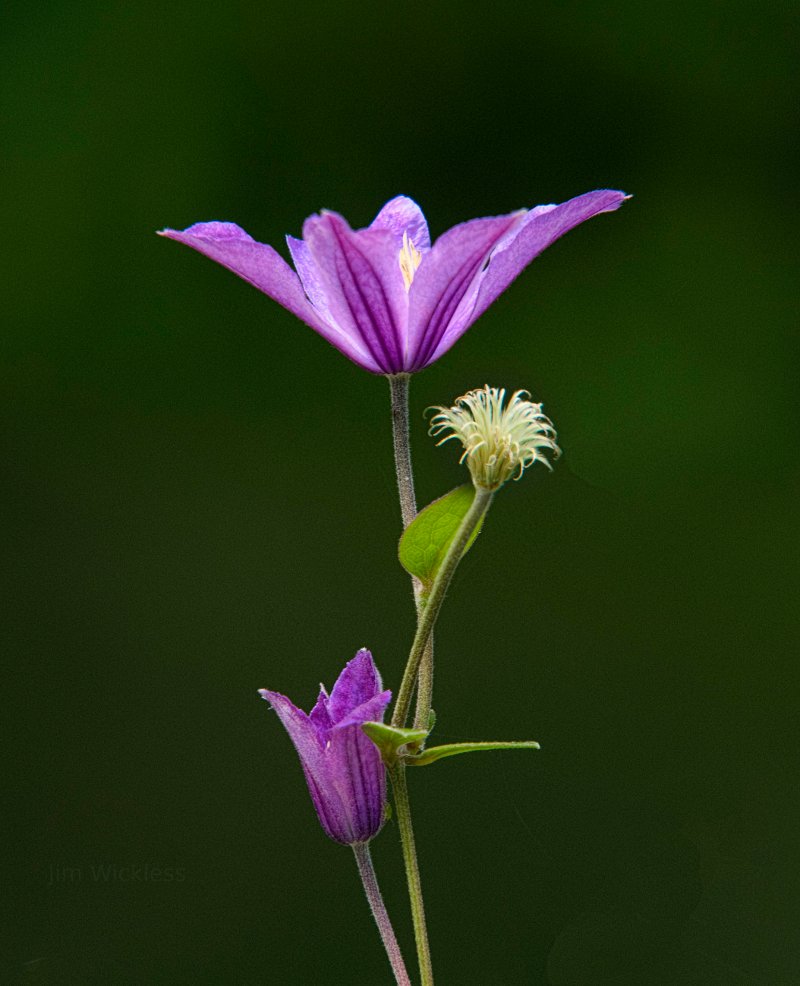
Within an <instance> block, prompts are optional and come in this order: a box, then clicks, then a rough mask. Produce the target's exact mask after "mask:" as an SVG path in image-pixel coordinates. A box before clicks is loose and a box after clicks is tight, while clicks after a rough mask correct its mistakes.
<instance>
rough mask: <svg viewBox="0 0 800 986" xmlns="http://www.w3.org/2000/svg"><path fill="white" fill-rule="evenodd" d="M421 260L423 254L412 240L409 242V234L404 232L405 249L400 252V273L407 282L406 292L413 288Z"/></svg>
mask: <svg viewBox="0 0 800 986" xmlns="http://www.w3.org/2000/svg"><path fill="white" fill-rule="evenodd" d="M421 260H422V254H421V253H420V252H419V250H418V249H417V248H416V247H415V246H414V244H413V243H412V242H411V240H409V238H408V233H405V232H404V233H403V248H402V250H401V251H400V271H401V272H402V274H403V280H404V281H405V282H406V291H408V289H409V288H410V287H411V282H412V281H413V280H414V274H415V273H416V270H417V267H419V264H420V261H421Z"/></svg>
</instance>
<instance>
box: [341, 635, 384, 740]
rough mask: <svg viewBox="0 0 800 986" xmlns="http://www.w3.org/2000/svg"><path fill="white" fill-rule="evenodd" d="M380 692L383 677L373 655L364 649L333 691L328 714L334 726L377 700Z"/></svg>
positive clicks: (350, 663)
mask: <svg viewBox="0 0 800 986" xmlns="http://www.w3.org/2000/svg"><path fill="white" fill-rule="evenodd" d="M380 691H381V676H380V674H379V673H378V669H377V668H376V667H375V662H374V661H373V660H372V654H370V652H369V651H368V650H367V649H366V648H365V647H364V648H362V649H361V650H360V651H358V653H357V654H356V656H355V657H354V658H353V659H352V661H348V662H347V664H346V665H345V666H344V669H343V671H342V673H341V674H340V675H339V677H338V678H337V680H336V684H335V685H334V686H333V688H332V689H331V697H330V700H329V704H328V712H329V713H330V717H331V722H332V723H333V725H336V724H337V723H339V722H341V721H342V720H343V719H344V718H345V716H348V715H350V713H352V712H353V710H354V709H357V708H358V707H359V706H360V705H363V704H364V703H365V702H367V701H369V700H370V699H373V698H375V697H376V696H377V695H378V694H379V693H380ZM364 721H366V720H364Z"/></svg>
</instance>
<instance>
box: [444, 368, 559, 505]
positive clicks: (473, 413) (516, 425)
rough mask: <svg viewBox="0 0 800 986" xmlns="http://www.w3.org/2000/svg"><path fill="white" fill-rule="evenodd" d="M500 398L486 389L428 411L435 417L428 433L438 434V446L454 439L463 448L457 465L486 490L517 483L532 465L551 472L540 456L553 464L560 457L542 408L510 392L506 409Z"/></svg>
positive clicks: (500, 394) (502, 395)
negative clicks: (463, 464)
mask: <svg viewBox="0 0 800 986" xmlns="http://www.w3.org/2000/svg"><path fill="white" fill-rule="evenodd" d="M505 396H506V392H505V390H502V389H500V388H497V387H489V386H488V384H487V386H485V387H483V388H481V389H480V390H471V391H470V392H469V393H467V394H464V395H463V397H459V398H458V399H457V400H456V402H455V404H454V405H453V407H435V408H432V410H434V411H436V412H437V413H436V414H435V415H434V416H433V417H432V418H431V427H430V432H429V433H430V434H431V435H434V436H438V435H444V437H443V438H441V439H440V440H439V442H438V443H437V444H439V445H442V444H443V443H444V442H449V441H450V439H451V438H457V439H458V440H459V441H460V442H461V444H462V445H463V446H464V454H463V455H462V456H461V459H460V460H459V461H461V462H463V461H464V460H465V459H466V460H467V465H468V466H469V471H470V473H471V474H472V482H473V483H474V484H475V486H481V487H483V488H484V489H487V490H496V489H497V488H498V487H500V486H502V485H503V483H505V482H506V481H507V480H509V479H511V478H512V477H513V478H514V479H519V478H520V476H522V474H523V472H524V471H525V470H526V469H527V468H528V466H531V465H533V463H534V462H542V463H544V465H546V466H547V468H548V469H552V466H551V465H550V462H549V460H548V458H547V455H546V453H550V454H551V455H552V458H553V459H557V458H558V456H559V455H560V454H561V449H560V448H559V447H558V445H557V444H556V431H555V428H554V427H553V423H552V421H550V419H549V418H548V417H547V415H545V414H543V413H542V405H541V404H534V403H533V401H531V400H529V398H530V394H529V393H528V392H527V391H526V390H518V391H516V392H515V393H514V394H513V396H512V397H511V399H510V400H509V402H508V404H507V405H506V406H504V402H505ZM515 473H516V475H514V474H515Z"/></svg>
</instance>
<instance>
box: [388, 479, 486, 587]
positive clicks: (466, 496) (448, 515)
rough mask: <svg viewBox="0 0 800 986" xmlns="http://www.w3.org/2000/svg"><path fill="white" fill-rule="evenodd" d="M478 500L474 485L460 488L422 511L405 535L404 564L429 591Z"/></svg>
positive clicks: (473, 537)
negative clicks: (465, 518) (453, 542)
mask: <svg viewBox="0 0 800 986" xmlns="http://www.w3.org/2000/svg"><path fill="white" fill-rule="evenodd" d="M474 499H475V487H474V486H472V484H471V483H466V484H465V485H464V486H457V487H456V488H455V489H454V490H451V491H450V492H449V493H447V494H445V496H443V497H440V498H439V499H438V500H434V501H433V503H429V504H428V506H427V507H425V509H424V510H420V512H419V513H418V514H417V516H416V517H415V518H414V520H413V521H412V522H411V523H410V524H409V525H408V527H407V528H406V529H405V531H404V532H403V536H402V537H401V538H400V547H399V550H398V554H399V556H400V564H401V565H402V566H403V568H404V569H405V570H406V571H407V572H408V573H409V574H410V575H416V577H417V578H418V579H419V580H420V582H422V584H423V585H424V586H425V588H426V589H430V587H431V586H432V585H433V580H434V579H435V578H436V573H437V572H438V571H439V568H440V567H441V564H442V562H443V561H444V556H445V555H446V554H447V549H448V548H449V547H450V542H451V541H452V540H453V538H454V537H455V535H456V531H457V530H458V528H459V526H460V524H461V521H462V520H463V519H464V517H465V515H466V513H467V511H468V510H469V508H470V507H471V506H472V501H473V500H474ZM482 523H483V522H482V521H481V524H482ZM481 524H478V526H477V527H476V528H475V531H474V533H473V535H472V537H471V538H470V539H469V541H468V542H467V546H466V548H464V554H466V553H467V552H468V551H469V549H470V548H471V547H472V542H473V541H474V540H475V538H476V537H477V536H478V532H479V531H480V529H481Z"/></svg>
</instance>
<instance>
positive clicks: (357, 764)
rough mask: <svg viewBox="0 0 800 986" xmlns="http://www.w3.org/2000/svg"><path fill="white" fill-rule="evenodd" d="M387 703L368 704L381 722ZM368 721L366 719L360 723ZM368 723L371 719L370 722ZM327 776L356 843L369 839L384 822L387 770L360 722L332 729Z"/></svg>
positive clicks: (375, 700)
mask: <svg viewBox="0 0 800 986" xmlns="http://www.w3.org/2000/svg"><path fill="white" fill-rule="evenodd" d="M386 702H388V698H387V699H386V701H385V702H384V701H382V696H381V700H379V699H378V698H376V699H373V700H372V702H371V703H366V704H367V705H371V706H373V708H372V709H371V710H370V711H374V712H376V713H377V719H378V720H381V719H383V710H384V708H385V705H386ZM362 721H367V720H362ZM370 721H371V720H370ZM327 759H328V769H329V776H330V777H331V780H332V783H333V784H334V786H335V787H336V789H337V791H338V792H339V794H340V796H341V798H342V802H343V804H344V805H345V809H346V812H347V814H348V816H349V820H350V827H351V829H352V831H353V833H354V834H355V836H356V838H357V841H360V842H363V841H366V840H368V839H371V838H372V837H373V836H374V835H375V834H376V833H377V832H378V830H379V829H380V827H381V825H382V823H383V809H384V804H385V803H386V768H385V766H384V764H383V761H382V760H381V755H380V753H379V752H378V748H377V747H376V746H375V744H374V743H373V742H372V740H371V739H370V738H369V737H368V736H367V735H366V734H365V733H364V732H363V730H362V729H361V725H360V723H359V724H358V725H355V724H352V725H348V726H342V727H338V726H335V727H334V728H333V729H332V730H331V734H330V743H329V747H328V751H327Z"/></svg>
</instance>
